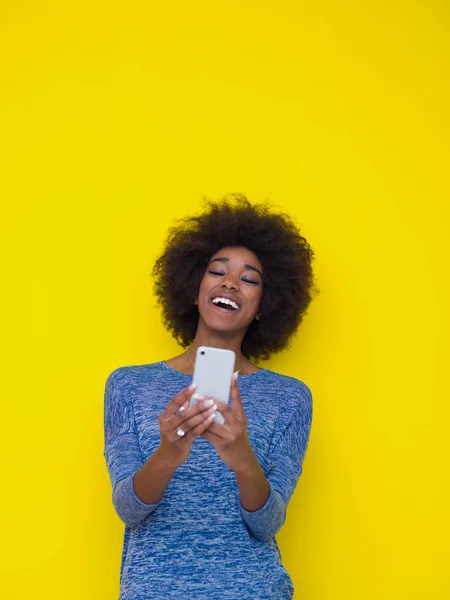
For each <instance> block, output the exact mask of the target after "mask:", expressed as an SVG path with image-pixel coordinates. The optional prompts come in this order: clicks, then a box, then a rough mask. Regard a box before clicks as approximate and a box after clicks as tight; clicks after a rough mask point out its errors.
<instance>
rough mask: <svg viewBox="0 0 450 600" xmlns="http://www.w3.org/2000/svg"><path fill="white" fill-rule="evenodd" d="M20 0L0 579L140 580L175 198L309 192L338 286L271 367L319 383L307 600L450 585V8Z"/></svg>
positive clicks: (322, 280)
mask: <svg viewBox="0 0 450 600" xmlns="http://www.w3.org/2000/svg"><path fill="white" fill-rule="evenodd" d="M162 6H163V3H161V6H155V5H153V4H152V3H148V2H126V3H122V2H116V3H111V2H105V1H100V2H74V3H72V4H71V5H69V4H67V3H65V2H56V1H55V2H47V1H45V0H43V1H41V2H31V1H30V0H24V1H23V2H20V3H19V2H12V1H9V2H8V1H6V2H3V3H2V5H1V7H0V57H1V58H0V65H1V73H0V86H1V87H0V138H1V144H0V195H1V199H2V219H1V222H2V227H1V236H0V244H1V246H0V250H1V254H0V255H1V257H2V283H3V284H4V285H3V291H2V294H1V302H2V316H3V321H4V322H3V325H2V338H3V344H2V345H3V350H2V360H1V363H2V367H3V369H4V373H3V375H2V388H3V389H2V396H3V403H2V405H3V406H2V410H3V427H2V433H1V436H0V437H1V440H2V450H1V472H2V488H3V489H2V494H1V503H2V505H1V507H0V508H1V511H0V514H1V515H2V554H3V556H2V557H1V562H0V568H1V584H0V589H1V592H0V595H1V597H2V598H5V599H6V598H7V599H8V600H13V599H19V598H20V599H21V600H22V599H24V600H25V599H27V600H28V599H30V598H33V599H35V600H37V599H40V598H42V599H44V598H45V599H46V600H52V599H55V600H61V599H67V600H70V599H74V600H75V599H76V600H79V599H80V598H83V600H90V599H92V600H106V599H115V598H117V594H118V573H119V565H120V552H121V543H122V532H123V526H122V524H121V522H120V521H119V519H118V517H117V516H116V515H115V513H114V510H113V507H112V504H111V496H110V494H111V491H110V483H109V479H108V476H107V472H106V466H105V464H104V459H103V423H102V418H103V389H104V383H105V379H106V377H107V375H108V374H109V373H110V372H111V371H112V370H113V369H114V368H116V367H118V366H122V365H129V364H142V363H149V362H153V361H156V360H160V359H163V358H168V357H169V356H171V355H174V354H175V353H176V352H178V348H177V347H176V345H175V343H174V342H173V341H172V340H171V338H169V336H168V334H166V333H165V332H164V331H163V329H162V326H161V324H160V320H159V314H158V312H157V311H156V309H155V307H154V299H153V298H152V296H151V281H150V271H151V265H152V263H153V260H154V258H155V257H156V255H157V252H158V251H159V249H160V246H161V242H162V239H163V238H164V235H165V232H166V229H167V227H168V226H169V225H170V224H171V222H172V219H173V218H175V217H181V216H184V215H185V214H187V213H191V212H193V211H196V210H197V209H199V207H200V201H201V198H202V196H204V195H206V196H208V197H217V196H220V195H222V194H224V193H227V192H233V191H236V192H243V193H245V194H247V196H248V197H249V198H250V200H253V201H260V200H263V199H265V198H269V199H270V200H271V201H272V202H273V203H274V204H276V205H278V206H281V207H282V208H285V209H287V210H289V211H290V212H291V213H292V214H293V215H294V216H295V217H296V218H297V219H298V222H299V224H300V225H301V227H302V229H303V233H304V235H306V237H307V238H308V240H309V241H310V242H311V244H312V245H313V247H314V249H315V250H316V254H317V260H316V263H315V268H316V273H317V282H318V285H319V287H320V289H321V292H322V293H321V295H320V296H319V297H317V299H316V300H315V301H314V303H313V304H312V305H311V308H310V311H309V313H308V315H307V317H306V320H305V322H304V325H303V326H302V328H301V330H300V333H299V335H298V336H297V338H296V340H295V343H294V344H293V346H292V348H291V350H289V351H288V352H286V353H283V354H281V355H279V356H277V357H274V358H273V360H271V361H270V363H268V364H267V363H265V364H264V366H268V367H269V368H273V369H275V370H279V371H280V372H283V373H287V374H292V375H294V376H297V377H299V378H301V379H303V380H304V381H305V382H307V383H308V385H309V386H310V387H311V389H312V391H313V395H314V420H313V428H312V433H311V439H310V445H309V449H308V453H307V456H306V459H305V463H304V472H303V475H302V478H301V481H300V483H299V486H298V488H297V491H296V493H295V494H294V498H293V500H292V503H291V505H290V507H289V513H288V519H287V523H286V525H285V527H284V528H283V529H282V531H281V533H280V535H279V544H280V547H281V551H282V554H283V558H284V562H285V565H286V566H287V568H288V570H289V572H290V573H291V576H292V578H293V580H294V584H295V586H296V589H297V593H296V595H295V598H296V599H298V600H302V599H305V600H341V599H342V600H353V599H354V600H361V599H363V600H372V599H374V600H375V599H376V600H379V599H380V598H383V599H389V600H391V599H392V600H403V599H405V600H406V599H408V600H413V599H420V600H423V599H424V598H426V599H428V598H430V599H433V600H444V598H445V599H447V598H449V597H450V575H449V572H450V571H449V568H448V565H449V559H450V556H449V554H450V551H449V542H448V539H449V536H450V530H449V529H450V528H449V521H450V519H449V505H450V502H449V494H448V492H449V487H450V482H449V473H450V469H449V458H450V457H449V449H448V446H447V442H446V440H445V436H446V435H447V429H448V425H449V421H448V417H449V407H448V399H449V393H448V380H447V378H446V377H445V375H446V374H447V373H448V363H447V360H448V339H449V334H450V331H449V319H448V306H449V294H448V260H449V251H448V237H449V208H448V202H449V191H450V185H449V168H448V163H449V140H450V136H449V124H450V123H449V106H450V103H449V100H450V97H449V96H450V95H449V81H450V80H449V75H450V73H449V56H450V52H449V50H450V43H449V40H450V32H449V23H450V18H449V5H448V3H446V2H444V1H442V0H428V2H419V1H418V0H416V1H412V2H411V1H406V0H405V1H403V2H391V1H390V0H377V1H375V0H374V1H373V2H360V3H357V2H353V1H352V0H342V2H332V1H331V0H325V1H324V2H321V3H314V2H304V3H297V2H291V3H288V2H283V1H282V2H275V3H269V2H261V1H260V2H255V1H254V2H247V3H243V2H237V1H234V0H233V1H231V2H226V3H219V4H217V3H213V2H206V1H205V2H202V3H194V4H191V3H187V2H176V3H174V4H172V5H168V6H167V7H165V8H161V7H162Z"/></svg>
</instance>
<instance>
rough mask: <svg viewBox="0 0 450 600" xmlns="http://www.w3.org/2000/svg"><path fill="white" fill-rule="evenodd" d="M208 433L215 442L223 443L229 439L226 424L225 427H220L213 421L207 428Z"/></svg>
mask: <svg viewBox="0 0 450 600" xmlns="http://www.w3.org/2000/svg"><path fill="white" fill-rule="evenodd" d="M208 433H211V434H212V435H213V436H214V438H215V439H216V440H217V441H222V442H223V441H224V440H228V439H229V434H230V430H229V428H228V426H227V424H226V423H225V425H221V424H220V423H217V422H216V421H214V420H213V421H212V423H211V424H210V426H209V427H208Z"/></svg>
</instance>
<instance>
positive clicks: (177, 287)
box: [153, 194, 320, 360]
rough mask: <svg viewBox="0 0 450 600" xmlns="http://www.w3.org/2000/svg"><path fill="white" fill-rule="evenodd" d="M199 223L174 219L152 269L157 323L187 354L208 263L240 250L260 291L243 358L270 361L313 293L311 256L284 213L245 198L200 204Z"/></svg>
mask: <svg viewBox="0 0 450 600" xmlns="http://www.w3.org/2000/svg"><path fill="white" fill-rule="evenodd" d="M204 205H205V209H206V210H205V211H204V212H203V213H202V214H200V215H199V216H190V217H185V218H183V219H178V220H177V221H176V223H177V224H176V225H174V226H173V227H171V228H170V229H169V233H168V236H167V238H166V242H165V245H164V249H163V252H162V254H161V255H160V256H159V258H158V259H157V260H156V262H155V264H154V266H153V277H154V293H155V296H156V299H157V305H158V306H160V307H161V309H162V322H163V324H164V325H165V327H166V328H167V329H168V330H169V331H170V332H171V333H172V335H173V337H174V338H175V339H176V340H177V342H178V343H179V344H180V345H181V346H182V347H183V348H186V347H187V346H189V345H190V344H191V343H192V341H193V340H194V338H195V334H196V331H197V324H198V319H199V312H198V308H197V306H196V305H194V304H193V302H194V298H195V296H196V295H197V293H198V289H199V286H200V282H201V279H202V277H203V275H204V273H205V270H206V267H207V265H208V262H209V260H210V259H211V256H213V254H215V253H216V252H217V251H218V250H220V249H221V248H224V247H226V246H244V247H246V248H248V249H249V250H251V251H252V252H253V253H254V254H256V256H257V257H258V259H259V261H260V262H261V265H262V267H263V275H264V284H263V293H262V299H261V304H260V309H259V321H253V322H252V323H251V324H250V325H249V327H248V329H247V331H246V333H245V336H244V339H243V341H242V352H243V354H244V355H245V356H246V357H247V358H253V359H259V358H261V359H263V360H267V359H268V358H269V357H270V355H271V354H272V353H276V352H279V351H281V350H283V349H285V348H287V347H288V345H289V343H290V341H291V339H292V338H293V336H294V334H295V333H296V331H297V329H298V327H299V325H300V323H301V322H302V320H303V317H304V316H305V314H306V312H307V309H308V307H309V304H310V302H311V300H312V297H313V294H318V293H319V292H320V290H319V289H318V288H317V287H316V286H315V284H314V274H313V270H312V261H313V260H314V251H313V249H312V248H311V246H310V245H309V244H308V242H307V241H306V239H305V238H304V237H303V236H302V235H301V234H300V231H299V230H298V228H297V227H296V225H295V224H294V222H293V220H292V219H291V217H289V216H288V215H286V214H284V213H279V212H278V213H273V212H271V210H270V207H269V205H268V203H267V201H266V202H264V203H261V204H253V205H252V204H250V202H249V201H248V199H247V198H246V196H244V195H243V194H230V195H228V196H225V197H223V198H222V199H221V200H219V201H216V202H213V201H207V200H206V199H205V198H204Z"/></svg>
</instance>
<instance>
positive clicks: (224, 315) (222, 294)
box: [196, 246, 263, 332]
mask: <svg viewBox="0 0 450 600" xmlns="http://www.w3.org/2000/svg"><path fill="white" fill-rule="evenodd" d="M262 291H263V270H262V266H261V263H260V262H259V260H258V258H257V256H256V255H255V254H254V253H253V252H251V251H250V250H249V249H248V248H244V247H242V246H227V247H225V248H222V249H221V250H219V251H218V252H216V253H215V254H214V255H213V256H212V257H211V260H210V262H209V264H208V266H207V267H206V271H205V273H204V275H203V278H202V280H201V282H200V287H199V292H198V297H197V298H196V304H198V310H199V313H200V318H201V319H203V321H204V322H205V324H206V325H207V326H208V327H209V328H211V329H214V330H217V331H230V332H232V331H239V330H246V329H247V327H248V326H249V325H250V323H251V322H252V321H253V319H254V318H255V317H256V316H257V314H258V309H259V305H260V302H261V298H262Z"/></svg>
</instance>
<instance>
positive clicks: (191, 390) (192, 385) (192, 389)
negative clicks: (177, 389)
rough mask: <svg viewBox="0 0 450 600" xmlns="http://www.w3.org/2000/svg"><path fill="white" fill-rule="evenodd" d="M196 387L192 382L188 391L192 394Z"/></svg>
mask: <svg viewBox="0 0 450 600" xmlns="http://www.w3.org/2000/svg"><path fill="white" fill-rule="evenodd" d="M196 387H197V384H196V383H194V382H192V383H191V385H190V386H189V391H190V392H193V391H194V390H195V388H196Z"/></svg>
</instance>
